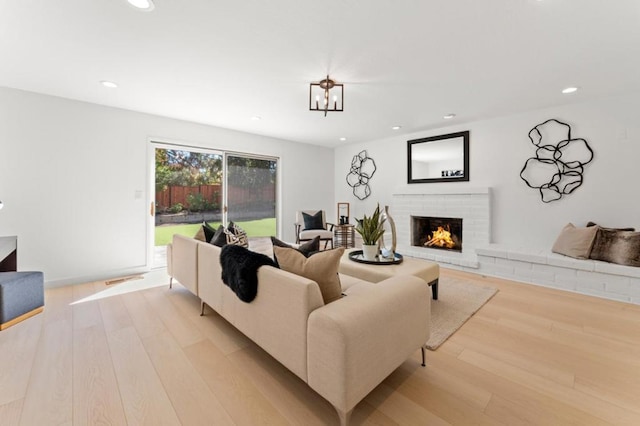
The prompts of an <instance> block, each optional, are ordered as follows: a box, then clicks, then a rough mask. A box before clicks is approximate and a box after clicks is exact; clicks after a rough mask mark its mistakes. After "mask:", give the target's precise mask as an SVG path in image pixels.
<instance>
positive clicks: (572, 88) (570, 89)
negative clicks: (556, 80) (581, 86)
mask: <svg viewBox="0 0 640 426" xmlns="http://www.w3.org/2000/svg"><path fill="white" fill-rule="evenodd" d="M577 91H578V88H577V87H566V88H564V89H562V93H564V94H567V93H573V92H577Z"/></svg>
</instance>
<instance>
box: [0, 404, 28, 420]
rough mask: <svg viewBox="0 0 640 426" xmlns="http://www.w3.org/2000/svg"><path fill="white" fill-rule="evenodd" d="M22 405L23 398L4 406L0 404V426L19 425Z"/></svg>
mask: <svg viewBox="0 0 640 426" xmlns="http://www.w3.org/2000/svg"><path fill="white" fill-rule="evenodd" d="M23 404H24V398H21V399H16V400H15V401H12V402H8V403H6V404H0V424H2V426H17V425H19V424H20V415H21V414H22V405H23Z"/></svg>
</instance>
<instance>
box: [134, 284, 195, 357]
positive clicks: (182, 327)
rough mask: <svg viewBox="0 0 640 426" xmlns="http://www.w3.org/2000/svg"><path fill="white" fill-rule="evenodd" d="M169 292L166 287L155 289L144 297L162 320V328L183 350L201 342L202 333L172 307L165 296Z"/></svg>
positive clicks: (148, 291)
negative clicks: (169, 333)
mask: <svg viewBox="0 0 640 426" xmlns="http://www.w3.org/2000/svg"><path fill="white" fill-rule="evenodd" d="M170 291H171V289H169V288H168V287H156V288H152V289H149V290H146V291H145V292H144V297H145V298H146V299H147V301H148V302H149V305H150V306H151V308H152V309H153V310H154V311H155V312H156V314H157V315H158V316H159V317H160V318H162V322H163V323H164V326H165V327H166V328H167V330H169V331H170V332H171V334H172V335H173V337H174V338H175V339H176V340H177V341H178V343H179V344H180V346H181V347H183V348H184V347H186V346H190V345H193V344H194V343H197V342H199V341H201V340H203V339H204V336H203V335H202V333H200V331H199V330H198V329H197V328H195V327H194V326H193V324H192V322H191V321H189V320H188V319H186V318H185V317H184V316H183V315H182V314H181V313H180V311H179V310H178V309H176V307H175V306H173V303H171V301H170V300H169V298H168V297H167V294H166V293H168V292H170Z"/></svg>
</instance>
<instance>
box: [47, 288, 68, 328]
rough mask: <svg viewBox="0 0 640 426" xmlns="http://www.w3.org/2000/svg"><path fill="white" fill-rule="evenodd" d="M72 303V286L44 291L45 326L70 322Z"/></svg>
mask: <svg viewBox="0 0 640 426" xmlns="http://www.w3.org/2000/svg"><path fill="white" fill-rule="evenodd" d="M71 303H73V286H66V287H57V288H50V289H46V290H45V292H44V312H43V317H44V322H45V323H46V324H48V323H52V322H56V321H61V320H68V321H71V319H72V318H71V317H72V311H71Z"/></svg>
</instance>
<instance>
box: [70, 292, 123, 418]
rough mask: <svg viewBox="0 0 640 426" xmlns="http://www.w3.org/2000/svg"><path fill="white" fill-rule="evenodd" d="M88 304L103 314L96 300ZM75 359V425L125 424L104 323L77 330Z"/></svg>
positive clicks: (75, 332)
mask: <svg viewBox="0 0 640 426" xmlns="http://www.w3.org/2000/svg"><path fill="white" fill-rule="evenodd" d="M87 303H90V304H91V305H92V306H93V307H94V308H95V309H96V310H97V311H98V313H100V309H99V308H98V303H97V302H87ZM74 319H75V313H74ZM73 359H74V362H73V424H74V425H96V424H104V425H121V424H125V422H126V420H125V415H124V408H123V407H122V401H121V400H120V391H119V389H118V382H117V380H116V376H115V372H114V371H113V363H112V362H111V354H110V352H109V344H108V342H107V336H106V334H105V332H104V328H103V327H102V324H100V325H94V326H92V327H83V328H76V329H75V330H74V332H73Z"/></svg>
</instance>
